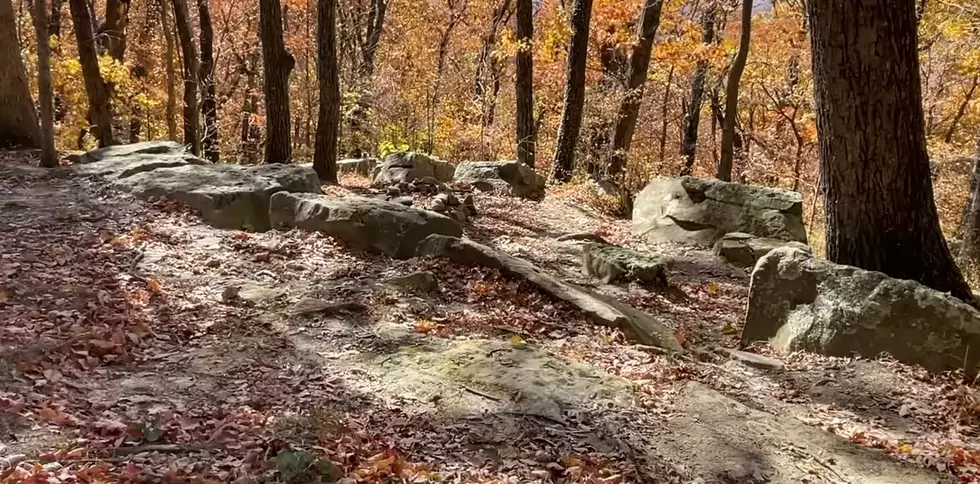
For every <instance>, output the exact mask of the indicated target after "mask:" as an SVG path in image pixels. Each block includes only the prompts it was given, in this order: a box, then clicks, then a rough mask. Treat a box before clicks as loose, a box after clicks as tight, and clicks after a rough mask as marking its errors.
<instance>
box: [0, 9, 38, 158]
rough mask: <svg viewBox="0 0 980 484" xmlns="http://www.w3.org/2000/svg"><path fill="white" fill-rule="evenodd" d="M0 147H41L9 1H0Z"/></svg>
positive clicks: (14, 19)
mask: <svg viewBox="0 0 980 484" xmlns="http://www.w3.org/2000/svg"><path fill="white" fill-rule="evenodd" d="M0 66H3V69H0V147H7V146H22V147H25V148H37V147H39V146H41V145H42V139H41V132H40V130H39V129H38V124H37V115H36V114H35V113H34V102H33V101H32V100H31V91H30V87H29V81H28V79H27V69H26V68H25V67H24V60H23V58H21V55H20V44H19V43H18V41H17V14H16V13H15V12H14V5H13V2H12V1H11V0H0Z"/></svg>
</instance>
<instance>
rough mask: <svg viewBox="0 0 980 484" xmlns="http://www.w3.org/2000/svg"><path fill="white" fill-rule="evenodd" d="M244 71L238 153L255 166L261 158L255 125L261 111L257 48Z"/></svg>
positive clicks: (246, 63)
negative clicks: (243, 93)
mask: <svg viewBox="0 0 980 484" xmlns="http://www.w3.org/2000/svg"><path fill="white" fill-rule="evenodd" d="M244 69H245V96H244V101H243V102H242V115H241V118H242V122H241V144H240V145H239V148H238V151H239V154H240V155H244V158H245V160H246V161H247V162H248V163H249V164H255V163H256V162H257V160H258V156H259V153H258V146H257V144H256V141H257V139H258V133H257V132H256V131H257V128H256V126H255V124H254V123H255V119H254V118H255V116H256V114H258V111H259V93H258V87H257V86H256V84H257V83H256V81H255V79H256V77H258V73H259V72H258V71H259V54H258V51H257V50H256V49H255V48H252V49H251V51H250V52H249V53H248V54H247V55H246V57H245V66H244Z"/></svg>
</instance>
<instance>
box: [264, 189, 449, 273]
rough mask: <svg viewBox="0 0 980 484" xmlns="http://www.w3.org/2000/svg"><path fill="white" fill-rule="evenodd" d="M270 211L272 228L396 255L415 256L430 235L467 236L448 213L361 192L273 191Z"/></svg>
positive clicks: (400, 256)
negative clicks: (332, 194)
mask: <svg viewBox="0 0 980 484" xmlns="http://www.w3.org/2000/svg"><path fill="white" fill-rule="evenodd" d="M269 213H270V217H271V221H272V224H273V226H274V227H296V228H301V229H305V230H317V231H320V232H323V233H325V234H327V235H330V236H332V237H336V238H338V239H340V240H342V241H344V242H345V243H347V244H349V245H351V246H352V247H354V248H357V249H362V250H370V251H373V252H379V253H382V254H384V255H387V256H388V257H393V258H396V259H409V258H411V257H413V256H414V255H415V249H416V247H417V246H418V244H419V242H421V241H422V239H425V238H426V237H428V236H430V235H432V234H442V235H450V236H454V237H462V235H463V229H462V228H461V227H460V226H459V224H458V223H456V222H455V221H453V220H452V219H450V218H449V217H445V216H443V215H439V214H437V213H434V212H429V211H426V210H419V209H415V208H410V207H406V206H404V205H400V204H397V203H393V202H387V201H384V200H378V199H375V198H367V197H360V196H349V197H325V196H322V195H316V194H309V193H288V192H283V193H278V194H276V195H273V197H272V204H271V208H270V210H269Z"/></svg>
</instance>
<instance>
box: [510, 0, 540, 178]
mask: <svg viewBox="0 0 980 484" xmlns="http://www.w3.org/2000/svg"><path fill="white" fill-rule="evenodd" d="M533 13H534V2H533V0H517V41H518V42H519V43H520V47H519V48H518V50H517V56H516V63H517V80H516V82H515V87H516V89H517V161H518V162H520V163H524V164H525V165H527V166H530V167H531V168H534V151H535V144H536V143H537V134H536V133H535V131H534V56H533V55H532V49H531V39H532V38H533V37H534V23H533V21H532V14H533Z"/></svg>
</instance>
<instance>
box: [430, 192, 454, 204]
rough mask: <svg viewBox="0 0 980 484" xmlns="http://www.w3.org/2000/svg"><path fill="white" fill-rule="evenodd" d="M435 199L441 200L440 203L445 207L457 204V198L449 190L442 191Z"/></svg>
mask: <svg viewBox="0 0 980 484" xmlns="http://www.w3.org/2000/svg"><path fill="white" fill-rule="evenodd" d="M435 199H436V200H439V201H442V203H443V204H445V205H446V206H447V207H455V206H457V205H459V199H458V198H456V195H453V194H452V193H449V192H442V193H440V194H438V195H436V196H435Z"/></svg>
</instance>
